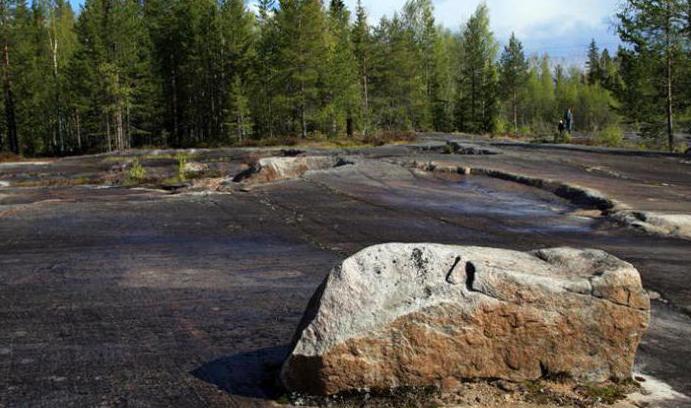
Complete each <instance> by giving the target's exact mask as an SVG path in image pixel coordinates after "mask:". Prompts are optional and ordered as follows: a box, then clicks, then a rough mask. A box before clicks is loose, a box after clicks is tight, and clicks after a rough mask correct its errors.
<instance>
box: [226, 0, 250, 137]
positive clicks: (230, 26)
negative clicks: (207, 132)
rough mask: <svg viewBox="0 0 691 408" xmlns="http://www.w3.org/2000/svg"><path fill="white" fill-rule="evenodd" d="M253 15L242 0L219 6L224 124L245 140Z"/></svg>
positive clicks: (227, 1)
mask: <svg viewBox="0 0 691 408" xmlns="http://www.w3.org/2000/svg"><path fill="white" fill-rule="evenodd" d="M254 24H255V20H254V16H253V15H252V14H251V13H250V12H249V11H248V10H247V9H246V8H245V4H244V1H242V0H226V1H225V3H224V4H223V5H222V9H221V27H222V28H221V29H222V44H223V47H222V58H223V60H224V61H223V63H222V66H223V70H222V78H223V79H222V80H223V81H224V82H225V83H226V84H225V86H226V87H227V89H228V92H229V95H228V97H227V102H226V106H227V109H226V113H225V116H226V118H225V124H226V125H225V126H226V134H227V135H228V136H232V135H234V136H236V137H237V139H238V140H239V141H243V140H245V139H246V138H247V137H248V136H249V135H250V134H251V133H252V127H253V120H252V112H251V110H250V102H249V95H250V90H249V89H250V85H251V81H252V80H253V77H252V73H251V69H252V67H253V66H254V60H255V58H256V50H255V33H254Z"/></svg>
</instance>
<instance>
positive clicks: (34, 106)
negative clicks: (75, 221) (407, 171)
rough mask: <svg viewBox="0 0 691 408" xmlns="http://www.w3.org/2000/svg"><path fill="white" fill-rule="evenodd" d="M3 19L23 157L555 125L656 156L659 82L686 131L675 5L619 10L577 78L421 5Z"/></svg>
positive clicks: (30, 10)
mask: <svg viewBox="0 0 691 408" xmlns="http://www.w3.org/2000/svg"><path fill="white" fill-rule="evenodd" d="M3 4H5V5H6V7H2V8H0V14H1V15H0V23H2V24H0V41H2V45H4V44H7V45H8V52H9V60H10V61H11V64H10V65H6V66H3V67H2V68H3V71H4V72H6V73H8V74H9V75H8V76H4V75H3V78H4V83H3V85H4V87H5V88H6V89H8V90H9V92H5V93H4V98H1V99H2V108H3V109H2V110H3V111H4V113H5V115H3V116H4V117H3V118H2V120H0V150H12V151H16V152H19V151H20V150H22V151H23V153H24V154H25V155H39V154H53V155H65V154H72V153H85V152H101V151H110V150H123V149H129V148H131V147H141V146H172V147H182V146H217V145H227V144H238V145H247V146H249V145H265V144H281V143H283V144H285V143H288V142H290V143H293V142H295V141H296V138H297V137H301V138H303V139H309V140H312V139H316V138H317V136H319V137H320V138H322V137H323V138H326V137H328V138H329V139H330V140H331V141H332V142H333V141H337V142H338V143H340V140H341V139H340V138H341V137H342V136H343V135H348V137H349V138H350V139H352V140H354V141H356V142H357V141H358V140H360V139H366V138H368V137H370V136H371V137H375V136H372V135H376V134H381V132H384V133H391V134H396V133H399V132H408V131H428V130H434V131H444V132H452V131H463V132H472V133H514V134H516V133H517V134H520V135H527V136H535V137H540V138H544V139H550V140H551V139H552V138H553V136H554V132H555V129H556V126H557V122H558V120H559V119H560V118H562V117H563V114H564V111H565V110H566V109H567V108H571V109H572V110H573V113H574V117H575V123H576V126H577V131H578V132H586V133H589V134H599V133H601V132H604V133H607V132H610V130H611V129H610V128H611V126H612V125H617V124H619V123H622V125H623V126H625V127H626V129H627V130H629V129H631V130H635V131H640V132H641V134H642V135H643V136H644V137H645V140H646V143H647V144H648V145H650V146H660V145H661V144H662V143H663V142H665V139H664V138H663V137H662V136H664V134H666V133H669V129H668V128H667V120H666V118H667V116H670V115H668V104H667V103H666V101H667V100H668V99H669V98H668V96H669V95H667V93H668V92H667V89H668V87H667V84H668V80H669V81H671V84H672V87H671V89H672V98H671V101H672V104H671V108H672V112H673V121H671V122H672V124H673V130H677V131H678V130H688V129H689V128H691V103H690V102H689V101H690V99H691V83H690V82H689V81H691V79H690V78H691V64H689V60H688V58H689V55H691V53H690V52H689V41H688V38H689V37H688V35H685V34H688V30H689V28H688V16H687V15H686V14H684V13H688V10H687V9H684V8H683V7H681V6H683V4H684V3H683V1H682V0H670V1H667V2H661V1H643V2H641V1H633V0H627V1H625V2H624V7H623V8H622V11H621V13H620V14H619V16H618V19H619V21H620V27H619V31H620V34H621V37H622V39H623V40H624V41H625V42H626V43H627V44H628V46H627V47H626V48H622V49H620V50H619V51H618V52H617V54H616V55H615V56H614V57H612V56H611V55H610V54H609V51H608V50H606V49H605V50H601V49H600V48H599V47H598V46H597V44H596V43H595V42H593V43H592V44H591V46H590V47H589V50H584V52H585V51H587V52H588V54H587V58H588V63H587V69H585V70H583V69H581V68H578V67H564V66H559V65H556V64H555V62H554V61H552V60H550V59H549V57H548V56H547V55H543V56H531V57H526V55H525V52H524V50H523V47H522V44H521V42H520V40H519V39H518V38H516V36H512V37H511V38H510V40H509V41H508V43H507V44H505V47H504V48H503V52H502V53H501V56H499V55H498V54H499V45H498V43H497V41H496V40H495V38H494V36H493V34H492V31H491V29H490V20H489V11H488V9H487V6H486V5H484V4H482V5H480V6H479V7H478V8H477V10H476V12H475V13H474V14H473V15H472V16H471V18H470V19H469V20H468V21H467V23H466V24H464V25H463V27H462V29H461V32H460V33H454V32H451V31H449V30H447V29H444V28H442V27H440V26H439V25H437V22H436V21H435V19H434V6H433V4H434V2H433V1H431V0H408V1H406V2H405V4H404V6H403V8H402V10H401V12H400V13H399V14H395V15H394V16H392V17H390V18H388V17H387V18H384V19H382V20H381V21H379V22H378V23H377V24H375V25H373V26H370V25H369V24H368V22H367V12H366V10H365V9H364V7H362V4H361V2H358V6H357V8H356V9H355V10H354V11H353V12H354V14H355V16H354V18H351V10H348V8H347V7H346V2H344V1H342V0H330V1H328V2H323V1H320V0H280V1H277V0H260V1H258V2H257V3H256V10H254V11H252V10H250V9H249V7H248V5H247V4H246V2H245V1H243V0H147V1H145V2H142V1H137V0H86V1H85V3H84V6H83V9H82V11H81V12H80V13H79V15H78V16H77V15H75V13H74V12H73V11H72V9H71V8H70V5H69V2H68V1H66V0H40V1H39V0H37V1H35V2H34V3H33V4H32V6H31V7H29V6H27V2H26V1H21V0H9V1H6V2H4V3H3ZM684 16H686V18H683V17H684ZM668 23H669V24H668ZM665 33H667V34H669V35H668V36H667V37H665V35H664V34H665ZM666 38H669V40H670V41H669V42H666V41H664V40H665V39H666ZM668 62H671V70H670V69H668V65H669V64H668ZM8 78H9V79H8ZM36 118H42V120H36ZM622 119H624V120H622ZM322 143H325V142H324V141H322Z"/></svg>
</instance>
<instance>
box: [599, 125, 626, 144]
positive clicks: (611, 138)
mask: <svg viewBox="0 0 691 408" xmlns="http://www.w3.org/2000/svg"><path fill="white" fill-rule="evenodd" d="M623 142H624V131H623V130H622V129H621V128H620V127H619V126H616V125H611V126H607V127H606V128H604V129H603V130H602V131H600V132H599V133H598V134H597V135H596V136H595V144H597V145H598V146H607V147H619V146H621V145H622V143H623Z"/></svg>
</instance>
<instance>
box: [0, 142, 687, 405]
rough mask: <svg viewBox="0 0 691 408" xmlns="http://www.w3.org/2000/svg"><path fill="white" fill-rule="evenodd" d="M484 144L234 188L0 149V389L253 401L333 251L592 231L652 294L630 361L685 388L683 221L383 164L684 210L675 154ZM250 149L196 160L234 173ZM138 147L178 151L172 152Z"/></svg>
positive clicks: (37, 394)
mask: <svg viewBox="0 0 691 408" xmlns="http://www.w3.org/2000/svg"><path fill="white" fill-rule="evenodd" d="M424 142H425V143H431V142H442V143H443V142H445V137H442V136H439V137H437V136H430V137H429V138H427V139H425V140H424ZM478 143H481V144H483V145H486V144H487V142H485V141H481V142H478ZM490 147H491V148H492V149H495V150H500V151H501V152H502V154H499V155H491V156H472V155H442V154H439V153H435V152H429V151H420V150H418V149H413V148H409V147H406V146H395V147H382V148H375V149H364V150H360V151H351V152H342V151H341V152H339V154H342V155H345V154H350V155H351V156H355V157H358V158H360V161H361V163H360V165H357V166H344V167H343V168H339V169H335V170H329V171H323V172H317V173H308V174H306V175H304V176H302V177H300V178H298V179H296V180H292V181H285V182H280V183H275V184H267V185H256V186H253V187H252V188H251V189H248V191H247V192H240V191H234V192H232V193H230V194H181V195H171V194H169V193H166V192H163V191H159V190H142V189H126V188H102V187H97V186H94V185H88V184H89V183H82V182H80V183H79V184H87V185H65V183H63V181H62V180H65V179H68V180H69V179H77V178H79V179H81V178H94V179H98V178H99V177H101V176H103V175H107V174H110V173H111V172H112V171H114V170H113V166H115V165H116V164H117V160H119V159H118V158H112V157H111V156H90V157H82V158H71V159H65V160H59V161H55V162H51V163H48V164H36V163H34V164H31V163H30V164H26V165H19V166H16V165H11V166H7V165H3V166H0V180H2V181H7V182H9V183H10V186H9V187H0V322H1V323H2V330H0V357H1V358H0V373H2V375H0V406H46V407H48V406H51V407H52V406H61V405H64V406H98V405H101V406H186V407H194V406H202V407H205V406H228V405H230V406H234V405H238V404H240V405H243V406H244V405H247V404H250V401H254V402H252V403H253V404H256V405H258V406H262V405H265V404H266V402H264V401H266V400H265V398H268V397H276V395H274V394H275V392H276V390H275V387H274V386H273V383H272V377H271V375H269V374H268V373H275V372H276V370H277V369H278V366H280V363H281V359H282V358H283V357H284V356H285V353H286V349H285V346H286V345H287V344H288V343H289V342H290V339H291V336H292V334H293V331H294V329H295V327H296V326H297V324H298V322H299V320H300V318H301V316H302V312H303V311H304V308H305V305H306V304H307V301H308V300H309V297H310V296H311V295H312V293H313V292H314V290H315V289H316V287H317V286H318V285H319V284H320V282H321V281H322V280H323V278H324V277H325V275H326V274H327V273H328V271H329V270H330V269H331V268H332V267H333V265H334V264H336V263H337V262H338V261H340V260H343V259H344V258H345V257H347V256H350V255H351V254H353V253H355V252H356V251H358V250H360V249H362V248H365V247H367V246H370V245H374V244H379V243H385V242H435V243H442V244H453V245H477V246H491V247H498V248H507V249H515V250H532V249H536V248H547V247H560V246H570V247H575V248H599V249H603V250H605V251H607V252H609V253H611V254H613V255H615V256H617V257H619V258H621V259H623V260H625V261H627V262H630V263H632V264H633V265H634V266H635V267H636V268H637V269H638V270H639V271H640V273H641V276H642V278H643V283H644V286H645V287H646V288H647V289H650V290H653V291H655V292H656V293H657V294H659V298H658V300H655V301H654V302H653V311H652V312H653V319H652V321H651V327H650V330H649V332H648V334H647V336H646V337H645V338H644V339H643V343H642V345H641V348H640V353H639V356H638V359H637V366H638V369H639V370H641V371H643V372H644V373H645V374H649V375H653V376H654V377H657V378H659V379H662V380H664V381H666V382H667V383H669V384H670V385H672V387H673V388H674V389H676V390H677V391H680V392H682V393H685V394H687V395H691V367H689V361H691V343H690V342H689V341H688V339H689V338H691V318H689V316H690V315H691V284H690V283H689V265H690V264H691V241H687V240H681V239H673V238H661V237H658V236H652V235H646V234H644V233H642V232H639V231H635V230H632V229H628V228H622V227H621V226H619V225H616V224H613V223H611V222H609V221H608V220H606V219H603V218H601V217H599V216H598V213H597V212H596V211H595V212H593V211H583V209H581V208H578V207H576V206H575V205H573V204H572V203H570V202H568V201H566V200H563V199H561V198H558V197H556V196H554V195H553V194H551V193H548V192H545V191H542V190H539V189H536V188H533V187H529V186H524V185H520V184H517V183H513V182H510V181H503V180H497V179H493V178H488V177H481V176H471V177H464V176H458V175H452V176H442V175H435V174H430V173H421V172H414V171H412V170H411V169H408V168H404V167H401V166H398V165H395V164H392V162H394V161H412V160H420V161H425V160H439V161H442V160H443V161H451V162H454V163H456V164H457V165H459V166H464V165H465V166H483V167H491V168H497V169H499V170H504V171H510V172H514V173H525V174H526V175H528V176H541V177H549V178H550V179H564V181H569V182H573V183H576V184H580V185H583V186H586V187H590V188H593V189H597V190H599V191H602V192H605V193H607V194H610V195H611V196H612V197H613V198H614V199H617V200H620V201H622V202H625V203H626V204H628V205H629V206H631V207H632V208H634V209H638V210H641V211H658V212H668V213H672V214H687V215H688V214H691V204H690V203H691V200H689V198H690V197H691V163H689V161H688V158H684V157H682V156H677V157H671V156H644V155H641V156H636V155H622V154H615V153H606V152H597V153H589V152H584V151H576V150H573V151H572V150H568V149H564V150H560V149H552V148H540V147H529V148H528V147H522V146H518V147H516V146H490ZM259 153H261V154H264V155H271V154H279V152H278V151H273V152H263V153H262V152H259ZM318 153H320V154H324V153H325V152H323V151H320V152H318ZM326 153H328V152H326ZM250 154H258V153H257V152H256V151H254V152H248V151H246V150H233V149H222V150H213V151H201V152H198V153H196V155H197V157H195V158H194V160H195V161H198V162H207V163H211V164H213V165H214V166H217V167H218V168H219V169H220V170H222V171H224V172H226V173H225V174H226V176H228V177H232V176H234V175H237V174H238V173H239V172H240V171H242V170H243V169H244V168H246V167H243V166H242V164H243V163H245V162H246V161H247V158H248V156H249V155H250ZM116 159H117V160H116ZM144 162H145V164H146V160H145V161H144ZM151 165H156V166H159V165H160V166H161V167H160V171H169V172H170V173H173V171H174V161H170V160H169V161H168V162H166V161H163V160H161V161H160V162H159V161H152V163H151ZM165 166H168V167H165ZM166 169H169V170H166ZM151 171H152V172H153V171H155V170H151ZM156 171H158V170H156ZM42 180H61V181H60V183H58V185H54V186H52V187H45V186H43V185H41V181H42ZM21 182H29V183H28V184H27V183H25V184H24V185H23V186H22V184H21ZM31 183H36V185H32V184H31ZM91 184H98V183H96V182H94V183H91ZM654 297H657V296H654ZM219 387H220V388H221V390H222V391H219Z"/></svg>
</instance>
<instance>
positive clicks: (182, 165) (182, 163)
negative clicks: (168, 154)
mask: <svg viewBox="0 0 691 408" xmlns="http://www.w3.org/2000/svg"><path fill="white" fill-rule="evenodd" d="M175 160H177V162H178V166H177V170H178V180H179V181H185V180H186V179H187V174H186V170H185V169H186V167H187V162H188V161H189V155H188V154H187V153H185V152H178V153H177V154H175Z"/></svg>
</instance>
